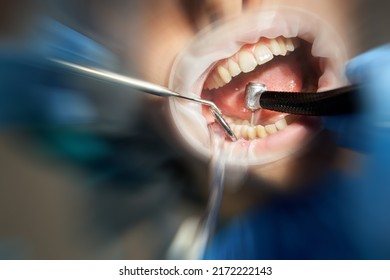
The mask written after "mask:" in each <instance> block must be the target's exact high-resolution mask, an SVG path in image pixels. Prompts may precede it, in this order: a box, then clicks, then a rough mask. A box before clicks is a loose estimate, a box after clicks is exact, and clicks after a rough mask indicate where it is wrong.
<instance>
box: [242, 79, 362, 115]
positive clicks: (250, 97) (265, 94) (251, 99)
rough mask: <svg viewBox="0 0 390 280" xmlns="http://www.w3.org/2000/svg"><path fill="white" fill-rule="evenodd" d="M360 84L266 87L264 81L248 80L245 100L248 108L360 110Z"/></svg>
mask: <svg viewBox="0 0 390 280" xmlns="http://www.w3.org/2000/svg"><path fill="white" fill-rule="evenodd" d="M359 89H360V86H358V85H351V86H346V87H341V88H337V89H333V90H328V91H323V92H284V91H268V90H267V87H266V86H265V85H264V84H260V83H248V84H247V86H246V92H245V93H246V95H245V101H246V105H247V107H248V108H249V109H251V110H252V111H255V110H258V109H267V110H271V111H277V112H281V113H289V114H294V115H306V116H332V115H342V114H353V113H358V112H360V111H361V108H360V106H359V105H360V104H358V99H359V98H358V92H359Z"/></svg>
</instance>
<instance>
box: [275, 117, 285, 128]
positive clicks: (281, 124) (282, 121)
mask: <svg viewBox="0 0 390 280" xmlns="http://www.w3.org/2000/svg"><path fill="white" fill-rule="evenodd" d="M275 126H276V128H277V129H278V130H283V129H285V128H286V127H287V121H286V119H285V118H283V119H280V120H278V121H277V122H276V123H275Z"/></svg>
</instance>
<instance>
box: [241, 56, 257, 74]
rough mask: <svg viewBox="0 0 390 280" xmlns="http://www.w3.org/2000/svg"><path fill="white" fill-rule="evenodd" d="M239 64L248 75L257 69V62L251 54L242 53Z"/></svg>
mask: <svg viewBox="0 0 390 280" xmlns="http://www.w3.org/2000/svg"><path fill="white" fill-rule="evenodd" d="M238 64H239V65H240V68H241V70H242V72H244V73H248V72H250V71H252V70H253V69H255V68H256V66H257V61H256V59H255V57H254V56H253V55H252V54H251V53H250V52H247V51H242V52H240V53H239V54H238Z"/></svg>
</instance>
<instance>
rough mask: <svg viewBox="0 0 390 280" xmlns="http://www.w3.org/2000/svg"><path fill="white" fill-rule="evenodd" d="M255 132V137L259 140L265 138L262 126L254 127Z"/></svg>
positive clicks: (265, 133)
mask: <svg viewBox="0 0 390 280" xmlns="http://www.w3.org/2000/svg"><path fill="white" fill-rule="evenodd" d="M256 132H257V136H258V137H259V138H265V137H267V132H266V131H265V128H264V126H262V125H256Z"/></svg>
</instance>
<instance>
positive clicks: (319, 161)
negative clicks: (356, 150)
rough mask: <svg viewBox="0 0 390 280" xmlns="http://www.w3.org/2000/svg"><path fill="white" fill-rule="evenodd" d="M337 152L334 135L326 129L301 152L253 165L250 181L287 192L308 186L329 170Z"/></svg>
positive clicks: (256, 184)
mask: <svg viewBox="0 0 390 280" xmlns="http://www.w3.org/2000/svg"><path fill="white" fill-rule="evenodd" d="M336 152H337V146H336V145H335V142H334V141H333V137H332V135H331V134H330V133H328V132H327V131H325V130H323V131H321V133H319V134H318V135H317V137H315V138H314V139H313V141H312V142H311V143H310V144H309V145H307V146H306V147H305V148H304V149H302V150H300V152H299V153H295V154H292V155H290V156H288V157H285V158H282V159H280V160H278V161H275V162H272V163H269V164H266V165H261V166H252V167H250V168H249V170H248V176H249V178H248V179H249V180H248V182H249V185H250V186H255V187H271V188H272V189H277V190H281V191H287V192H290V191H295V190H300V189H302V188H305V187H309V186H310V185H312V183H314V182H318V181H319V179H321V178H322V177H323V176H325V175H326V174H327V173H328V172H329V170H330V169H331V168H332V166H333V163H334V161H335V160H336Z"/></svg>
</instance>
